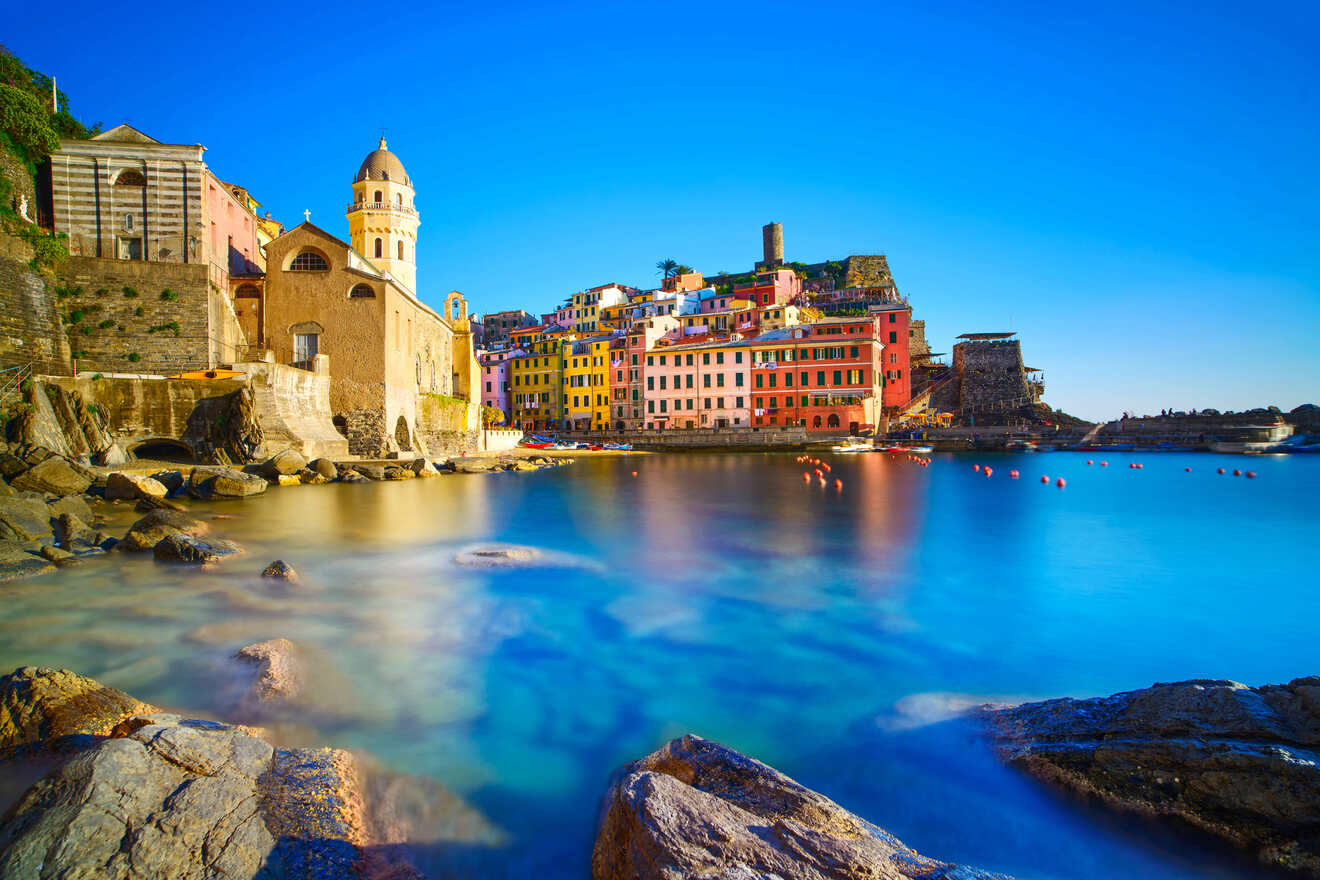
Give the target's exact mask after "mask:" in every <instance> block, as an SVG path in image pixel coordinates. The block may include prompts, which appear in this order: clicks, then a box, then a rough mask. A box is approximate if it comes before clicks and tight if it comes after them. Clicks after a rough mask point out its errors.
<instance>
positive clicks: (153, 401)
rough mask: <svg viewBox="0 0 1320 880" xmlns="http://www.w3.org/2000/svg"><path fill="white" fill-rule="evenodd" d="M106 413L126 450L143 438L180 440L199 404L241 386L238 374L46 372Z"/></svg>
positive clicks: (49, 379) (112, 432)
mask: <svg viewBox="0 0 1320 880" xmlns="http://www.w3.org/2000/svg"><path fill="white" fill-rule="evenodd" d="M44 381H45V382H47V384H56V385H59V386H60V387H61V388H64V389H65V390H66V391H77V392H78V393H79V395H80V396H81V397H82V399H83V401H84V402H85V403H88V404H95V405H96V407H97V409H98V410H99V411H100V412H101V413H102V414H104V417H105V420H106V428H107V430H108V431H109V432H110V435H111V436H112V437H114V438H115V440H116V441H117V442H118V443H119V444H120V445H121V446H122V447H123V448H124V449H126V450H128V451H130V452H131V451H132V450H133V448H134V447H135V446H137V445H138V444H139V443H142V442H144V441H147V440H157V439H165V440H179V439H180V438H182V437H183V435H184V431H185V430H186V428H187V427H188V416H190V415H191V414H192V412H193V410H194V409H196V408H197V404H198V403H199V402H200V401H202V400H205V399H207V398H212V397H223V396H225V395H227V394H232V393H234V392H235V391H239V390H241V389H242V388H243V387H244V386H245V385H246V384H247V383H246V382H245V381H243V380H240V379H213V380H185V379H144V378H109V377H107V378H102V379H92V378H76V379H75V378H73V377H68V376H62V377H47V378H45V379H44Z"/></svg>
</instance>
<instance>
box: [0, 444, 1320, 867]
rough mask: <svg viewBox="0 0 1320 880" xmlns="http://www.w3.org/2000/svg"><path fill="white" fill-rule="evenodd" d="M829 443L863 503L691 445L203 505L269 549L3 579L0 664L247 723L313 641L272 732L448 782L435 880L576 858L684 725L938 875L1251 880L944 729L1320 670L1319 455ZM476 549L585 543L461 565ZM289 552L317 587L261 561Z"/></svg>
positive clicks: (248, 541) (237, 534)
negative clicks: (298, 583)
mask: <svg viewBox="0 0 1320 880" xmlns="http://www.w3.org/2000/svg"><path fill="white" fill-rule="evenodd" d="M826 458H827V459H828V460H829V461H830V462H831V463H832V465H833V467H834V472H833V474H832V476H833V477H838V478H839V479H842V480H843V483H844V486H843V490H842V492H836V491H835V490H834V488H833V487H832V486H831V487H830V488H828V489H822V488H820V487H819V486H818V485H816V484H815V483H812V484H804V483H803V481H802V476H801V475H802V471H803V466H802V465H799V464H797V463H796V462H795V461H794V457H793V455H683V456H678V455H672V456H631V457H626V458H606V459H594V460H579V461H578V462H577V463H575V464H573V465H571V466H568V467H563V468H558V469H554V470H548V471H540V472H535V473H511V474H498V475H491V476H450V477H444V478H441V479H435V480H427V481H414V482H406V483H386V484H362V485H341V486H324V487H303V488H298V489H284V490H272V491H271V492H270V493H268V494H267V495H266V496H265V497H262V498H260V499H256V500H252V501H247V502H230V503H226V504H215V505H209V506H201V505H198V506H197V507H196V508H195V510H196V511H207V512H217V513H223V514H232V515H233V516H234V517H235V518H233V519H225V520H221V521H217V522H216V523H215V526H216V528H217V531H219V532H220V533H221V534H223V535H225V536H227V537H230V538H232V539H234V540H236V541H238V542H239V543H241V544H243V545H244V546H245V547H246V548H247V549H248V551H249V554H248V556H246V557H245V558H242V559H239V560H236V561H232V562H230V563H228V564H226V565H225V566H224V567H222V568H220V569H218V570H217V571H214V572H192V571H181V570H179V569H176V568H170V567H163V566H158V565H156V564H155V563H153V562H151V561H150V560H145V559H126V558H120V557H115V558H113V559H112V560H110V561H105V562H98V563H95V564H90V565H86V566H83V567H81V568H77V569H66V570H63V571H61V572H58V573H56V574H53V575H49V576H45V577H42V578H39V579H36V580H32V581H26V582H22V583H19V584H10V585H2V586H0V667H5V668H9V667H14V666H18V665H22V664H34V663H35V664H44V665H57V666H66V667H69V668H72V669H75V670H78V671H80V672H83V673H86V674H88V675H92V676H94V677H96V678H98V679H100V680H102V681H104V682H106V683H108V684H111V685H114V686H116V687H120V688H123V689H125V690H127V691H129V692H131V693H133V694H134V695H135V696H138V697H140V698H142V699H145V700H147V701H149V702H153V703H156V704H159V705H164V706H168V707H172V708H180V709H185V710H188V711H193V712H207V713H210V714H213V715H216V716H219V717H227V716H228V715H230V714H231V713H232V712H233V701H234V691H233V687H232V685H233V680H232V674H231V672H230V671H229V667H228V666H227V665H226V660H225V658H226V656H227V655H228V654H230V653H232V651H233V650H234V649H235V648H238V647H240V646H242V645H244V644H248V643H249V642H252V641H255V640H257V639H261V638H269V637H275V636H287V637H289V638H291V639H294V640H295V641H298V642H300V643H302V644H305V645H307V646H308V647H309V649H310V650H311V651H312V652H313V654H314V656H315V657H316V658H317V666H316V674H315V676H314V678H313V680H312V682H311V691H312V696H311V700H310V704H309V705H308V706H307V707H306V708H304V709H300V710H299V711H298V712H297V713H294V714H293V715H291V716H290V717H288V718H285V719H283V720H282V723H280V724H277V725H274V726H273V729H274V731H275V733H276V735H277V736H279V737H282V738H283V739H284V740H285V741H288V742H296V743H323V744H332V745H340V746H346V747H352V748H357V749H362V750H365V751H368V752H370V753H371V754H372V755H373V756H375V757H376V758H377V759H379V760H380V761H381V762H382V763H384V764H385V765H387V766H388V767H391V768H393V769H396V770H400V771H404V772H408V773H415V774H422V775H426V776H430V777H433V778H435V779H438V780H439V781H441V782H442V783H444V785H446V786H447V787H448V788H449V789H451V790H452V791H454V792H456V793H457V794H459V795H461V796H462V797H463V798H464V799H466V800H467V801H468V802H469V803H470V804H472V805H473V806H475V807H476V808H477V809H479V810H480V811H481V812H482V813H483V814H484V815H485V816H486V817H487V818H488V819H489V820H490V821H492V822H493V823H495V824H497V825H498V826H499V827H501V828H502V829H503V830H504V831H505V832H506V834H507V838H508V844H507V845H506V846H500V847H486V846H481V845H463V844H452V843H451V844H449V845H437V846H429V847H421V848H419V856H418V857H419V858H420V859H422V860H423V861H425V862H426V864H427V866H428V867H429V868H430V869H431V870H432V871H433V872H434V874H435V875H437V876H451V875H453V876H482V877H491V876H494V877H500V876H508V877H531V876H536V877H547V878H560V877H563V878H581V877H585V876H587V874H588V868H587V865H588V859H589V853H590V846H591V840H592V834H593V829H594V823H595V818H596V809H597V805H598V801H599V798H600V796H601V795H602V793H603V792H604V789H605V786H606V784H607V780H608V777H609V774H610V773H611V771H612V770H614V769H615V768H616V767H618V766H619V765H620V764H622V763H624V762H626V761H628V760H631V759H634V758H637V757H640V756H641V755H643V754H645V753H647V752H649V751H651V750H652V749H654V748H655V747H657V746H658V745H660V744H661V743H662V742H664V741H665V740H667V739H668V738H670V737H673V736H676V735H679V734H681V733H685V732H688V731H693V732H696V733H699V734H701V735H703V736H706V737H709V738H712V739H717V740H720V741H722V742H724V743H727V744H728V745H731V746H733V747H735V748H737V749H739V750H741V751H744V752H746V753H748V754H751V755H753V756H755V757H757V758H760V759H762V760H764V761H766V762H768V763H770V764H771V765H773V766H775V767H777V768H778V769H780V770H782V771H784V772H786V773H788V774H789V775H791V776H793V777H795V778H796V779H798V780H799V781H801V782H802V783H804V784H805V785H807V786H810V787H811V788H814V789H816V790H818V791H821V792H823V793H825V794H827V795H829V796H831V797H833V798H834V799H836V800H838V801H839V802H840V803H842V804H843V805H844V806H846V807H848V808H849V809H852V810H854V811H855V812H857V813H859V814H860V815H862V816H864V817H866V818H868V819H870V820H872V821H874V822H876V823H877V824H879V825H881V826H883V827H885V828H887V829H889V830H890V831H892V832H894V833H895V834H897V835H898V836H899V837H900V838H902V839H903V840H904V841H905V842H906V843H908V844H909V845H911V846H913V847H915V848H916V849H918V850H920V851H921V852H922V853H924V854H926V855H929V856H932V857H934V858H940V859H946V860H951V861H960V862H966V863H969V864H973V865H977V866H979V867H984V868H988V869H994V870H1000V871H1004V872H1009V873H1013V874H1017V875H1019V876H1022V877H1035V878H1084V877H1096V876H1125V877H1150V878H1183V877H1248V876H1258V873H1257V871H1256V869H1255V868H1254V867H1253V866H1252V865H1251V864H1250V863H1249V862H1247V861H1245V860H1243V859H1241V858H1238V857H1236V855H1235V854H1234V853H1232V852H1230V851H1228V850H1227V849H1225V848H1222V847H1219V846H1217V845H1215V844H1213V843H1207V842H1206V841H1205V840H1204V839H1203V838H1201V837H1198V836H1189V835H1184V834H1182V833H1179V832H1175V831H1172V830H1169V829H1167V828H1164V827H1161V826H1155V825H1151V824H1149V823H1144V822H1139V821H1136V820H1127V819H1120V818H1116V817H1114V816H1112V815H1111V814H1109V813H1107V812H1104V811H1100V810H1096V809H1094V808H1092V807H1089V806H1087V805H1086V804H1082V803H1078V802H1075V801H1073V800H1071V799H1069V798H1067V797H1065V796H1063V795H1060V794H1058V793H1056V792H1053V791H1050V790H1047V789H1044V788H1041V787H1039V786H1037V785H1036V784H1035V783H1033V782H1031V781H1030V780H1027V779H1025V778H1023V777H1022V776H1020V775H1019V774H1017V773H1016V772H1014V771H1012V770H1008V769H1005V768H1003V767H1001V766H999V765H998V764H997V763H996V761H995V760H994V758H993V757H992V756H991V754H990V753H989V752H988V750H987V748H986V746H985V745H984V743H983V741H982V739H981V737H980V736H979V734H978V733H977V731H976V730H975V728H974V727H972V726H970V725H969V724H967V723H966V722H962V721H958V720H950V715H951V712H952V711H953V710H954V709H956V708H958V707H960V706H963V705H967V704H974V703H979V702H985V701H1001V700H1003V701H1006V700H1012V701H1016V700H1021V699H1036V698H1045V697H1052V696H1059V695H1074V696H1089V695H1096V694H1108V693H1111V692H1114V691H1121V690H1130V689H1134V688H1140V687H1145V686H1147V685H1150V684H1151V683H1153V682H1156V681H1171V680H1178V679H1185V678H1232V679H1236V680H1238V681H1243V682H1247V683H1250V684H1261V683H1267V682H1280V681H1287V680H1289V679H1292V678H1295V677H1298V676H1301V675H1305V674H1315V673H1316V672H1318V671H1320V670H1318V669H1317V668H1316V663H1315V661H1316V658H1317V652H1316V649H1315V645H1316V644H1317V640H1318V639H1320V594H1317V592H1316V591H1315V590H1314V586H1313V584H1314V578H1313V576H1312V572H1311V569H1310V567H1309V566H1308V565H1307V564H1306V562H1305V554H1306V551H1307V550H1308V549H1309V547H1310V545H1311V542H1312V541H1313V540H1314V538H1315V536H1316V535H1317V534H1320V528H1318V527H1320V514H1317V508H1316V505H1315V503H1314V499H1315V498H1316V497H1317V494H1318V493H1320V461H1317V460H1316V459H1314V458H1306V457H1301V456H1299V457H1295V458H1268V459H1262V458H1253V459H1249V460H1248V459H1243V458H1232V457H1220V456H1209V455H1179V454H1164V455H1150V456H1144V457H1141V458H1140V460H1141V461H1142V462H1144V464H1145V467H1144V468H1143V469H1142V470H1139V471H1137V470H1131V469H1129V468H1128V467H1127V464H1128V461H1129V460H1131V456H1129V455H1126V454H1117V455H1113V456H1110V457H1109V459H1108V460H1109V462H1110V464H1109V467H1107V468H1103V469H1102V468H1100V467H1099V461H1098V458H1097V462H1096V465H1094V466H1089V467H1088V466H1087V465H1086V456H1084V455H1080V456H1079V455H1073V454H1041V455H1029V454H1024V455H1002V454H1001V455H983V456H979V457H969V456H961V455H960V456H953V455H937V456H935V457H934V462H933V464H932V465H931V466H930V467H928V468H921V467H917V466H916V465H913V464H911V463H909V462H907V461H905V460H903V459H899V458H893V457H889V456H882V455H855V456H846V455H830V456H826ZM979 462H983V463H988V464H991V465H993V467H994V469H995V472H994V475H993V477H991V478H990V479H987V478H985V477H984V476H982V475H980V474H978V473H975V472H973V470H972V465H973V464H974V463H979ZM1219 466H1225V467H1227V468H1229V469H1230V470H1231V469H1232V468H1233V467H1235V466H1237V467H1243V468H1247V467H1250V468H1252V469H1254V470H1255V471H1257V472H1258V473H1259V474H1260V477H1259V479H1255V480H1247V479H1245V478H1234V477H1232V476H1218V475H1216V474H1215V473H1214V469H1215V468H1216V467H1219ZM1185 467H1191V468H1193V471H1192V473H1186V472H1185V471H1184V468H1185ZM1012 468H1018V469H1020V470H1021V471H1022V479H1021V480H1018V481H1014V480H1011V479H1009V476H1008V472H1009V470H1010V469H1012ZM633 471H636V472H637V475H636V477H634V476H632V472H633ZM1042 474H1048V475H1049V476H1050V477H1051V478H1054V477H1059V476H1062V477H1065V478H1066V480H1067V483H1068V485H1067V488H1066V489H1063V490H1059V489H1057V488H1055V487H1054V486H1053V485H1049V486H1044V485H1041V484H1040V483H1039V482H1038V480H1039V477H1040V475H1042ZM124 516H125V517H127V518H130V519H131V514H128V513H125V514H124ZM487 541H507V542H513V543H517V544H525V545H532V546H536V547H541V548H548V549H553V550H556V551H559V552H560V553H562V554H563V556H560V557H555V558H554V562H555V565H553V566H548V567H541V568H534V569H525V570H517V571H485V570H471V569H464V568H461V567H459V566H456V565H455V564H453V562H452V557H453V555H454V554H455V552H457V551H459V550H461V549H463V548H464V547H467V546H470V545H472V544H474V543H480V542H487ZM276 557H281V558H284V559H286V560H288V561H289V562H291V563H292V564H293V565H294V566H295V567H296V568H297V569H298V570H299V571H300V572H301V573H302V575H303V579H304V581H305V586H304V587H302V588H299V589H294V590H281V589H280V588H278V587H276V586H273V585H271V584H269V583H263V582H262V581H261V579H260V578H259V577H257V574H258V573H259V572H260V570H261V568H262V567H263V566H264V565H265V564H266V562H268V561H269V560H271V559H274V558H276Z"/></svg>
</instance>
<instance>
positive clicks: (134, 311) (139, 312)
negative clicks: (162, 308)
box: [133, 306, 146, 318]
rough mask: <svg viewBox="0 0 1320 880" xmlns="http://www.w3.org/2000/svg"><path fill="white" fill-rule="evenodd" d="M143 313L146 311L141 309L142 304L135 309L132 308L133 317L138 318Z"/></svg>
mask: <svg viewBox="0 0 1320 880" xmlns="http://www.w3.org/2000/svg"><path fill="white" fill-rule="evenodd" d="M145 314H146V312H144V311H143V310H142V306H138V307H137V308H136V309H134V310H133V315H134V317H137V318H140V317H142V316H143V315H145Z"/></svg>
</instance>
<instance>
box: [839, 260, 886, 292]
mask: <svg viewBox="0 0 1320 880" xmlns="http://www.w3.org/2000/svg"><path fill="white" fill-rule="evenodd" d="M843 268H844V273H843V284H841V285H839V286H840V287H893V286H894V276H893V275H891V274H890V272H889V260H888V259H887V258H886V257H884V256H882V255H880V254H874V255H854V256H851V257H848V259H847V260H845V261H844V264H843Z"/></svg>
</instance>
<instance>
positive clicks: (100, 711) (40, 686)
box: [0, 666, 156, 753]
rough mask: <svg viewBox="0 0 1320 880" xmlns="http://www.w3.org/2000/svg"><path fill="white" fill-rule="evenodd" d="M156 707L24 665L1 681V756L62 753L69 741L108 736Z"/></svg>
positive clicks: (109, 689) (69, 676)
mask: <svg viewBox="0 0 1320 880" xmlns="http://www.w3.org/2000/svg"><path fill="white" fill-rule="evenodd" d="M154 711H156V710H155V708H154V707H152V706H149V705H147V704H146V703H143V702H142V701H140V700H136V699H134V698H133V697H130V696H129V695H128V694H126V693H124V692H123V691H117V690H115V689H114V688H112V687H106V686H105V685H103V684H101V683H100V682H98V681H94V680H92V679H90V678H86V677H84V676H81V675H78V674H77V673H76V672H70V671H69V670H67V669H49V668H46V667H38V666H24V667H22V668H20V669H15V670H14V671H13V672H12V673H10V674H9V675H6V676H4V677H3V678H0V753H4V752H8V751H10V750H12V749H16V748H19V747H24V746H29V747H41V748H59V747H61V746H62V745H64V742H65V741H66V740H68V739H69V738H70V737H88V736H106V735H108V734H109V733H110V731H111V730H112V729H113V728H114V726H115V725H116V724H118V723H119V722H121V721H123V720H124V719H125V718H129V717H131V716H133V715H138V714H143V713H148V712H154Z"/></svg>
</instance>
